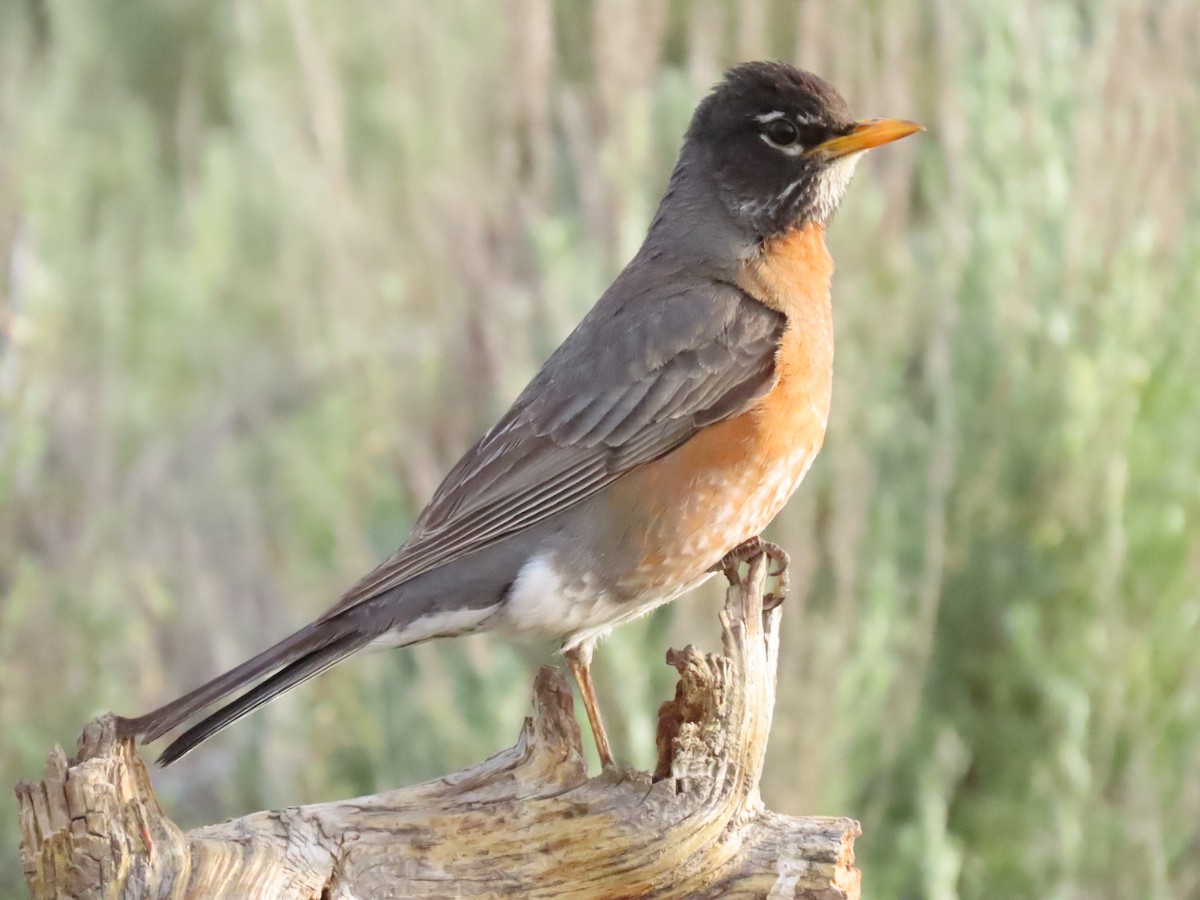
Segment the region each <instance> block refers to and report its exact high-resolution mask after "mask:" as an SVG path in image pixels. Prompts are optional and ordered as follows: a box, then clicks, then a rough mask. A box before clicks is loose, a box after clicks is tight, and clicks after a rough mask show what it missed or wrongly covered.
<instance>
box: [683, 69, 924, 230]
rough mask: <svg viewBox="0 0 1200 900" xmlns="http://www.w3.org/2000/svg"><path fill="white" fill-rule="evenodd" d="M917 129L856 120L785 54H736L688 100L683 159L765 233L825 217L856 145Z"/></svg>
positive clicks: (858, 151) (856, 154) (746, 224)
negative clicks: (781, 57)
mask: <svg viewBox="0 0 1200 900" xmlns="http://www.w3.org/2000/svg"><path fill="white" fill-rule="evenodd" d="M919 130H921V126H920V125H917V124H916V123H914V122H907V121H904V120H902V119H866V120H855V119H854V117H853V116H851V115H850V109H849V107H848V106H847V105H846V101H845V100H843V99H842V97H841V95H840V94H839V93H838V92H837V91H836V90H834V88H833V86H832V85H830V84H829V83H828V82H826V81H824V80H822V79H821V78H818V77H817V76H816V75H813V74H811V73H809V72H802V71H800V70H799V69H796V68H794V67H792V66H790V65H788V64H786V63H781V62H752V63H744V64H742V65H740V66H737V67H735V68H733V69H731V70H730V71H729V72H727V73H726V75H725V78H724V79H723V80H722V81H721V83H720V84H718V85H717V86H716V88H714V89H713V91H712V93H711V94H709V95H708V96H707V97H706V98H705V99H704V100H703V101H702V102H701V103H700V105H699V106H698V107H697V108H696V113H695V116H694V117H693V118H692V124H691V126H690V127H689V128H688V132H687V138H686V140H685V146H684V151H683V156H682V158H681V163H683V164H689V163H690V164H694V165H698V166H700V167H702V168H703V169H704V170H705V171H707V172H708V173H709V174H710V177H711V178H712V179H713V180H714V181H715V184H716V189H717V192H718V193H719V194H720V197H721V200H722V201H723V202H724V204H725V206H726V207H727V208H728V210H729V213H730V214H731V215H732V217H733V219H734V220H735V221H736V222H737V223H738V224H739V226H742V227H743V228H744V229H745V230H746V231H747V232H750V233H752V234H754V235H755V236H757V237H759V238H764V237H771V236H774V235H779V234H782V233H784V232H786V231H788V230H790V229H792V228H795V227H798V226H801V225H805V224H808V223H814V222H815V223H817V224H824V223H825V222H826V221H827V220H828V219H829V217H830V216H831V215H833V212H834V210H835V209H837V205H838V203H840V202H841V199H842V195H843V193H844V192H845V190H846V185H847V184H848V183H849V181H850V176H851V175H852V174H853V173H854V167H855V166H856V165H857V163H858V160H859V159H860V158H861V157H862V153H863V151H865V150H869V149H870V148H872V147H877V146H879V145H880V144H886V143H888V142H889V141H894V140H898V139H899V138H902V137H905V136H906V135H909V134H912V133H913V132H915V131H919Z"/></svg>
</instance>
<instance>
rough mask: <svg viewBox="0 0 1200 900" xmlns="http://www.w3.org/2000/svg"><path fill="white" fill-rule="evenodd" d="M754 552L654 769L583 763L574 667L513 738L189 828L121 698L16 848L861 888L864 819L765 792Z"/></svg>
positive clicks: (414, 883) (429, 891) (765, 709)
mask: <svg viewBox="0 0 1200 900" xmlns="http://www.w3.org/2000/svg"><path fill="white" fill-rule="evenodd" d="M766 568H767V564H766V560H765V559H764V557H762V556H758V557H755V558H754V559H752V560H751V561H750V570H749V575H748V577H747V578H745V579H743V580H740V581H739V583H738V584H736V585H733V586H731V587H730V589H729V592H728V595H727V598H726V605H725V608H724V609H723V610H722V613H721V625H722V641H723V652H722V653H720V654H716V653H702V652H701V651H699V650H697V649H696V648H694V647H690V646H689V647H687V648H685V649H684V650H681V651H676V650H672V651H670V652H669V653H668V663H669V664H670V665H672V666H674V667H675V668H676V669H677V670H678V671H679V674H680V680H679V684H678V686H677V688H676V694H675V697H674V699H672V700H670V701H668V702H666V703H664V704H663V705H662V708H661V709H660V711H659V729H658V747H659V760H658V765H657V766H656V769H655V773H654V776H653V777H651V776H650V775H647V774H646V773H642V772H634V771H626V772H619V773H617V772H609V773H605V774H602V775H599V776H596V777H594V778H588V776H587V772H586V767H585V764H584V758H583V753H582V750H581V744H580V733H579V727H578V725H577V723H576V719H575V715H574V702H573V699H572V695H571V691H570V687H569V686H568V684H567V682H566V679H565V677H564V675H563V673H562V672H561V671H560V670H558V669H553V668H544V669H542V670H541V671H540V672H539V673H538V676H537V678H536V680H535V683H534V692H533V693H534V696H533V713H532V715H531V716H530V717H529V718H528V719H526V721H525V725H524V727H523V728H522V730H521V735H520V737H519V739H518V741H517V743H516V745H515V746H513V747H511V748H509V749H508V750H504V751H501V752H500V753H498V754H496V755H495V756H493V757H492V758H491V759H488V760H486V761H484V762H482V763H479V764H478V765H475V766H472V767H471V768H468V769H466V770H464V771H462V772H458V773H456V774H454V775H449V776H446V777H444V778H441V779H438V780H436V781H432V782H428V783H426V784H422V785H417V786H414V787H409V788H401V789H399V790H394V791H388V792H385V793H382V794H377V795H374V796H371V797H362V798H358V799H356V800H351V801H342V802H332V803H320V804H314V805H311V806H302V807H293V808H289V809H284V810H275V811H269V812H260V813H255V814H252V815H249V816H245V817H243V818H241V819H236V820H233V821H230V822H224V823H221V824H218V825H211V826H207V827H205V828H199V829H196V830H194V831H191V832H188V833H186V834H184V833H183V832H182V831H180V829H179V828H177V827H176V826H175V825H174V824H173V823H172V822H171V821H170V820H169V819H167V818H166V816H165V815H164V814H163V811H162V809H161V807H160V806H159V803H158V800H157V798H156V797H155V795H154V792H153V788H152V786H151V784H150V779H149V775H148V773H147V771H146V768H145V765H144V764H143V762H142V760H141V758H140V757H139V756H138V754H137V752H136V750H135V749H134V747H133V745H132V743H131V742H129V741H127V740H122V739H121V738H120V737H119V736H118V734H117V730H116V724H115V717H112V716H106V717H104V718H101V719H98V720H96V721H95V722H93V723H91V724H90V725H89V726H88V728H87V729H85V731H84V734H83V736H82V737H81V738H80V745H79V750H78V752H77V754H76V756H75V757H74V758H73V759H72V760H67V758H66V755H65V754H64V753H63V752H62V751H61V750H60V749H58V748H55V750H54V751H53V752H52V753H51V754H50V759H49V761H48V763H47V767H46V771H45V773H44V775H43V779H42V781H40V782H39V783H37V784H32V785H19V786H18V788H17V797H18V802H19V806H20V814H21V824H22V835H23V839H22V843H21V858H22V862H23V865H24V867H25V873H26V877H27V879H28V882H29V886H30V890H31V893H32V895H33V896H34V897H35V898H38V900H41V898H51V897H53V898H66V897H84V898H90V897H96V898H99V897H128V898H133V897H138V898H160V897H161V898H166V897H181V898H201V897H244V896H271V897H280V898H313V900H317V898H329V900H335V898H351V897H355V898H362V897H384V896H388V897H395V896H405V897H457V896H463V895H469V896H479V897H531V898H559V897H578V898H583V897H728V896H743V897H795V898H803V900H817V898H819V900H835V898H857V897H858V896H859V873H858V870H857V869H855V868H854V867H853V860H854V854H853V841H854V838H855V837H856V836H857V835H858V834H859V830H858V823H856V822H854V821H852V820H849V819H836V818H798V817H788V816H781V815H778V814H775V813H771V812H769V811H767V810H766V809H765V808H764V807H763V804H762V801H761V799H760V798H759V793H758V784H759V777H760V775H761V773H762V764H763V758H764V755H765V752H766V741H767V734H768V731H769V729H770V721H771V712H772V710H773V707H774V699H775V665H776V660H777V655H778V649H779V644H778V627H779V617H780V610H779V609H770V610H765V611H764V609H763V591H764V587H763V585H764V582H765V580H766Z"/></svg>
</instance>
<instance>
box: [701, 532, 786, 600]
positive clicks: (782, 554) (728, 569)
mask: <svg viewBox="0 0 1200 900" xmlns="http://www.w3.org/2000/svg"><path fill="white" fill-rule="evenodd" d="M760 553H762V554H763V555H764V556H766V557H767V559H769V560H770V561H771V563H772V564H773V565H774V566H775V569H774V571H772V572H770V573H768V574H770V575H771V576H773V577H775V578H777V579H778V581H777V582H776V584H775V590H773V591H771V593H769V594H767V595H766V596H765V597H763V609H774V608H775V607H777V606H778V605H779V604H780V603H782V602H783V600H784V598H785V597H786V596H787V592H788V563H789V562H791V559H790V557H788V555H787V551H786V550H784V549H783V548H782V547H780V546H779V545H778V544H776V543H775V542H774V541H764V540H763V539H762V538H761V537H758V536H755V537H752V538H750V539H748V540H745V541H742V542H741V543H740V544H738V545H737V546H736V547H734V548H733V549H732V550H730V551H729V552H728V553H726V554H725V555H724V556H723V557H722V558H721V561H720V562H719V563H717V564H716V565H715V566H713V567H712V568H711V569H709V571H710V572H724V573H725V577H726V578H728V579H729V583H730V584H734V585H736V584H741V583H742V578H741V576H740V575H739V574H738V566H740V565H741V564H742V563H744V562H746V560H748V559H752V558H753V557H755V556H757V555H758V554H760Z"/></svg>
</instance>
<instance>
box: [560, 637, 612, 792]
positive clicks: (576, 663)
mask: <svg viewBox="0 0 1200 900" xmlns="http://www.w3.org/2000/svg"><path fill="white" fill-rule="evenodd" d="M595 647H596V644H595V642H594V641H584V642H583V643H582V644H576V645H575V646H574V647H572V648H571V649H570V650H564V651H563V656H565V657H566V659H567V666H568V667H569V668H570V670H571V674H572V675H574V676H575V683H576V684H578V685H579V693H580V694H581V695H582V697H583V708H584V709H586V710H587V717H588V723H589V724H590V725H591V726H592V738H593V739H594V740H595V741H596V752H597V753H599V754H600V765H602V766H603V767H604V768H606V769H610V768H612V766H613V755H612V748H611V747H610V746H609V745H608V735H607V734H606V733H605V731H604V720H603V719H601V718H600V707H599V705H598V704H597V703H596V692H595V690H594V689H593V688H592V651H593V650H594V649H595Z"/></svg>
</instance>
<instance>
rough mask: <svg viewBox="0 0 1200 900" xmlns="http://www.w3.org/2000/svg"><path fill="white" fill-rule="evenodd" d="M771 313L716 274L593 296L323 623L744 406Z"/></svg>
mask: <svg viewBox="0 0 1200 900" xmlns="http://www.w3.org/2000/svg"><path fill="white" fill-rule="evenodd" d="M605 299H606V300H607V299H608V298H605ZM784 322H785V320H784V317H783V316H782V315H781V314H779V313H777V312H775V311H774V310H771V309H769V308H768V307H766V306H763V305H762V304H761V303H758V302H757V301H755V300H754V299H752V298H751V297H750V296H749V295H747V294H745V293H744V292H742V291H741V290H739V289H738V288H736V287H734V286H733V285H728V284H723V283H712V284H709V285H705V286H704V287H703V288H697V289H693V290H691V291H688V292H685V293H679V294H676V295H673V296H669V297H666V298H653V299H646V298H644V297H636V298H633V299H632V300H629V301H627V302H625V303H615V302H611V303H606V302H605V301H602V302H601V303H600V304H598V305H597V306H596V308H595V309H593V310H592V312H591V313H590V314H589V315H588V316H587V317H586V318H585V319H584V320H583V322H581V323H580V325H579V327H578V328H576V329H575V331H574V332H573V333H572V334H571V336H570V337H568V338H567V340H566V341H565V342H564V343H563V345H562V346H561V347H559V349H558V350H557V351H556V352H555V354H554V355H553V356H552V357H551V358H550V359H549V360H548V361H547V362H546V364H545V365H544V366H543V367H542V369H541V371H540V372H539V373H538V374H537V376H536V377H535V378H534V379H533V381H532V382H531V383H530V385H529V387H527V388H526V389H525V391H524V393H522V394H521V396H520V397H519V398H517V401H516V402H515V403H514V404H513V406H512V408H511V409H510V410H509V411H508V413H506V414H505V416H504V417H503V418H502V419H501V420H500V421H499V422H498V423H497V424H496V426H495V427H494V428H492V430H491V431H489V432H488V433H487V434H486V435H484V436H483V438H481V439H480V440H479V441H478V442H477V443H476V444H475V445H474V446H473V447H472V448H471V449H470V450H468V451H467V453H466V455H464V456H463V458H462V459H461V460H460V461H459V463H458V464H457V465H456V466H455V467H454V468H453V469H452V470H451V471H450V473H449V474H448V475H447V476H446V479H445V480H444V481H443V482H442V484H441V486H440V487H439V488H438V490H437V492H436V493H435V494H434V496H433V499H432V500H430V502H429V505H428V506H426V508H425V510H424V511H423V512H422V513H421V515H420V517H419V518H418V519H417V522H416V525H415V526H414V528H413V532H412V534H411V535H410V536H409V538H408V540H407V541H405V543H404V544H403V545H402V546H401V547H400V549H399V550H397V551H396V552H395V553H394V554H393V555H392V556H391V557H389V558H388V559H387V560H385V561H384V562H383V563H382V564H381V565H380V566H379V567H378V568H376V569H375V570H374V571H373V572H371V573H370V574H369V575H367V576H366V577H365V578H363V579H362V580H361V581H360V582H359V583H358V584H356V585H355V586H354V587H353V588H351V589H350V590H349V591H348V592H347V593H346V594H345V595H344V596H343V597H342V599H341V600H340V601H339V602H338V603H337V605H336V606H334V607H333V608H332V609H331V610H329V612H328V613H326V615H325V616H324V617H323V618H328V617H330V616H333V615H336V614H337V613H340V612H342V611H344V610H345V609H347V608H349V607H351V606H354V605H356V604H358V603H361V602H363V601H366V600H369V599H371V598H373V597H376V596H378V595H380V594H382V593H384V592H385V591H388V590H390V589H391V588H393V587H395V586H397V585H399V584H401V583H402V582H404V581H407V580H408V579H410V578H413V577H414V576H416V575H419V574H421V573H422V572H426V571H429V570H430V569H433V568H436V567H438V566H442V565H445V564H446V563H449V562H452V561H454V560H456V559H458V558H460V557H462V556H464V555H466V554H468V553H471V552H473V551H476V550H479V549H482V548H483V547H486V546H488V545H490V544H492V543H494V542H496V541H499V540H501V539H503V538H504V537H507V536H509V535H511V534H513V533H515V532H517V531H520V530H522V529H524V528H528V527H529V526H531V525H534V524H536V523H538V522H541V521H543V520H544V519H547V518H549V517H550V516H553V515H555V514H556V513H559V512H562V511H563V510H565V509H568V508H570V507H571V506H573V505H575V504H577V503H579V502H580V501H582V500H584V499H585V498H587V497H589V496H591V495H592V494H594V493H596V492H597V491H599V490H600V489H601V488H603V487H605V486H606V485H608V484H611V483H612V482H613V481H615V480H616V479H618V478H620V477H621V476H622V475H624V474H626V473H628V472H630V471H632V470H633V469H636V468H637V467H639V466H642V465H645V464H646V463H649V462H652V461H653V460H655V459H657V458H659V457H660V456H663V455H664V454H666V453H669V452H670V451H671V450H674V449H675V448H676V447H679V446H680V445H681V444H683V443H684V442H685V441H687V440H688V439H689V438H690V437H692V436H693V435H694V434H696V432H697V431H699V430H700V429H701V428H704V427H705V426H706V425H710V424H712V423H714V422H718V421H720V420H722V419H725V418H727V417H729V416H732V415H736V414H737V413H739V412H741V411H743V410H745V409H747V408H748V407H749V406H750V405H751V404H753V402H754V401H755V400H756V399H757V398H758V397H760V396H761V395H762V394H764V393H766V392H767V391H768V390H769V389H770V387H771V385H772V384H773V383H774V377H775V366H774V363H775V351H776V349H777V346H778V342H779V337H780V335H781V334H782V332H783V327H784Z"/></svg>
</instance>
